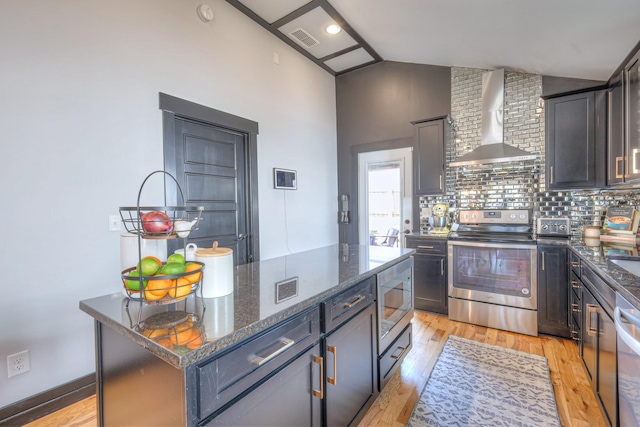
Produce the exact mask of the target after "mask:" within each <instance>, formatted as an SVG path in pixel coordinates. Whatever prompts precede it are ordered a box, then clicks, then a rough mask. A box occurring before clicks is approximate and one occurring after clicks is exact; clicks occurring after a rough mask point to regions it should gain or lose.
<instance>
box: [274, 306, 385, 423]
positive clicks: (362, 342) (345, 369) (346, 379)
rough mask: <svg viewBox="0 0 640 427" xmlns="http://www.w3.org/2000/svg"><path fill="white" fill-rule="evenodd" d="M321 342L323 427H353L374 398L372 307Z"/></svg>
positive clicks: (373, 323)
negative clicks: (322, 349)
mask: <svg viewBox="0 0 640 427" xmlns="http://www.w3.org/2000/svg"><path fill="white" fill-rule="evenodd" d="M324 342H325V346H324V347H325V352H324V354H325V378H326V386H325V387H326V388H325V419H326V425H327V426H348V425H352V424H354V425H355V424H357V422H358V421H359V420H360V419H361V418H362V417H363V416H364V414H365V412H366V409H367V408H368V407H369V406H370V404H371V403H373V400H374V399H375V397H376V395H377V385H378V383H377V359H376V357H375V355H376V354H377V345H376V307H375V304H370V305H369V307H367V308H366V309H365V310H364V311H362V312H361V313H359V314H358V315H357V316H356V317H354V318H353V319H351V320H349V321H348V322H347V323H345V324H344V325H343V326H342V327H340V328H338V329H336V330H335V331H334V332H332V333H330V334H329V335H327V336H326V337H325V339H324ZM279 425H292V424H279Z"/></svg>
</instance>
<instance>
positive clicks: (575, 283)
mask: <svg viewBox="0 0 640 427" xmlns="http://www.w3.org/2000/svg"><path fill="white" fill-rule="evenodd" d="M571 287H572V288H573V289H580V284H579V283H578V281H577V280H571Z"/></svg>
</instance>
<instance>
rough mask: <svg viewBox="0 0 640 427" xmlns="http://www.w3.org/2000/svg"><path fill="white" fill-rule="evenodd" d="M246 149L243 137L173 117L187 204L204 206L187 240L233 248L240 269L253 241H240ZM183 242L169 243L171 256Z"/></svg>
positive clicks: (177, 170) (243, 222)
mask: <svg viewBox="0 0 640 427" xmlns="http://www.w3.org/2000/svg"><path fill="white" fill-rule="evenodd" d="M246 145H247V143H246V136H245V135H244V134H242V133H239V132H234V131H230V130H227V129H223V128H219V127H215V126H211V125H205V124H201V123H197V122H193V121H190V120H186V119H180V118H176V119H175V145H174V147H173V149H174V153H172V154H173V157H174V158H175V175H176V180H177V181H178V183H179V184H180V187H181V188H182V190H183V193H184V198H185V204H186V205H188V206H204V211H203V213H202V220H201V221H200V224H199V226H198V230H195V231H193V232H192V233H191V235H190V236H189V241H190V242H193V243H195V244H197V245H198V247H199V248H200V247H211V246H212V244H213V242H214V241H217V242H218V245H219V246H221V247H226V248H231V249H232V250H233V257H234V263H235V264H236V265H238V264H245V263H247V262H248V243H249V241H248V239H246V238H243V237H242V236H246V235H247V217H246V185H247V182H246V170H245V155H246V154H245V153H246ZM169 157H172V156H169ZM169 191H171V190H170V189H169V186H168V188H167V192H169ZM176 191H177V190H176ZM178 198H179V197H178ZM178 203H180V201H179V200H178ZM238 236H241V237H240V238H239V237H238ZM182 244H183V241H182V240H181V239H176V240H173V241H169V244H168V251H169V253H172V252H173V251H174V250H175V249H177V248H178V247H182Z"/></svg>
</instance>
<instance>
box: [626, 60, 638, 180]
mask: <svg viewBox="0 0 640 427" xmlns="http://www.w3.org/2000/svg"><path fill="white" fill-rule="evenodd" d="M639 57H640V54H639V55H638V56H637V57H636V58H635V62H634V61H632V63H631V64H630V65H629V66H628V67H627V69H626V84H627V93H626V95H627V114H626V120H627V121H626V129H627V135H626V137H627V138H626V142H627V147H626V148H627V168H626V169H627V170H626V172H627V173H626V176H625V178H626V181H631V180H637V179H640V59H639Z"/></svg>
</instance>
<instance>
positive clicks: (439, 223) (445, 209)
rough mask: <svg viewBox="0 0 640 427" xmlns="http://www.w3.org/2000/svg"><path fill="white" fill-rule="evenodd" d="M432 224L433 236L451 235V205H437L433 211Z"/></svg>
mask: <svg viewBox="0 0 640 427" xmlns="http://www.w3.org/2000/svg"><path fill="white" fill-rule="evenodd" d="M432 212H433V216H432V217H431V222H432V226H433V230H431V233H432V234H449V227H448V225H449V205H447V204H445V203H438V204H436V205H435V206H434V207H433V209H432Z"/></svg>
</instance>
